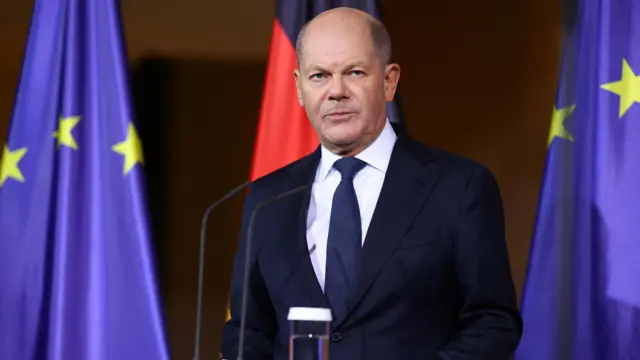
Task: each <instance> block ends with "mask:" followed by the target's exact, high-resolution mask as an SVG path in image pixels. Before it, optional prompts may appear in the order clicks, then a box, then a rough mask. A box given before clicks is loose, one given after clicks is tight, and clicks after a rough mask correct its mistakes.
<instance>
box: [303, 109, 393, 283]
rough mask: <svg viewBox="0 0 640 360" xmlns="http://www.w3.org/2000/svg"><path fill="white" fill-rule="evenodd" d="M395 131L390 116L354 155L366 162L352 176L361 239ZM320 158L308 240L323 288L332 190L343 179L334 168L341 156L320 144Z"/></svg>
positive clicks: (370, 216)
mask: <svg viewBox="0 0 640 360" xmlns="http://www.w3.org/2000/svg"><path fill="white" fill-rule="evenodd" d="M396 138H397V136H396V133H395V132H394V131H393V128H392V127H391V124H390V123H389V120H388V119H387V122H386V125H385V127H384V129H383V130H382V132H381V133H380V135H379V136H378V138H377V139H376V140H375V141H374V142H373V143H372V144H371V145H369V146H368V147H367V148H366V149H365V150H364V151H362V152H361V153H359V154H358V155H356V156H355V157H356V158H358V159H360V160H362V161H364V162H366V163H367V165H366V166H365V167H364V168H363V169H362V170H360V171H359V172H358V173H357V174H356V176H355V177H354V179H353V186H354V188H355V191H356V196H357V197H358V206H359V208H360V218H361V221H362V242H363V244H364V239H365V237H366V235H367V229H368V228H369V223H370V222H371V218H372V216H373V211H374V210H375V207H376V203H377V202H378V197H379V196H380V190H381V189H382V183H383V182H384V177H385V175H386V173H387V167H388V166H389V160H390V159H391V152H392V151H393V147H394V145H395V142H396ZM321 153H322V156H321V159H320V163H319V165H318V169H317V171H316V177H315V181H314V183H313V186H312V189H311V199H310V202H309V213H308V215H307V244H308V248H309V249H310V250H312V251H310V256H311V263H312V264H313V270H314V271H315V273H316V277H317V278H318V283H319V284H320V287H321V288H322V289H323V291H324V277H325V273H326V271H325V269H326V261H327V237H328V235H329V220H330V217H331V204H332V202H333V193H334V192H335V190H336V188H337V187H338V184H339V183H340V180H341V178H342V177H341V175H340V173H339V172H338V171H337V170H336V169H334V168H333V163H334V162H335V161H336V160H338V159H340V156H339V155H336V154H334V153H332V152H330V151H329V150H327V149H325V148H324V147H321Z"/></svg>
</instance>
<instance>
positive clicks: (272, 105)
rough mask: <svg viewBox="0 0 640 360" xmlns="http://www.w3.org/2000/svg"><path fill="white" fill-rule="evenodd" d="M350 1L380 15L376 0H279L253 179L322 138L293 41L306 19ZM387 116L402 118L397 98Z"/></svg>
mask: <svg viewBox="0 0 640 360" xmlns="http://www.w3.org/2000/svg"><path fill="white" fill-rule="evenodd" d="M341 6H347V7H352V8H356V9H360V10H363V11H366V12H367V13H369V14H371V15H372V16H374V17H376V18H378V19H380V13H381V11H380V1H379V0H378V1H376V0H278V2H277V5H276V18H275V20H274V22H273V33H272V35H271V47H270V51H269V59H268V65H267V72H266V77H265V86H264V93H263V98H262V106H261V109H260V119H259V122H258V128H257V136H256V142H255V148H254V155H253V163H252V166H251V179H252V180H255V179H257V178H259V177H261V176H264V175H266V174H268V173H270V172H272V171H274V170H277V169H278V168H280V167H283V166H285V165H287V164H289V163H291V162H293V161H295V160H297V159H299V158H301V157H303V156H305V155H307V154H309V153H311V152H313V150H315V148H316V147H317V146H318V138H317V135H316V133H315V132H314V131H313V128H312V127H311V124H310V123H309V120H308V119H307V115H306V113H305V111H304V108H302V107H300V105H299V104H298V100H297V94H296V86H295V82H294V78H293V70H295V68H296V66H297V61H296V53H295V44H296V38H297V36H298V32H300V29H301V28H302V25H304V24H305V23H306V22H308V21H310V20H311V19H313V18H314V17H315V16H316V15H318V14H320V13H321V12H323V11H326V10H329V9H332V8H336V7H341ZM387 112H388V116H389V120H390V121H393V122H399V121H401V120H400V118H401V113H400V107H399V106H398V103H397V101H393V102H392V103H389V104H388V106H387Z"/></svg>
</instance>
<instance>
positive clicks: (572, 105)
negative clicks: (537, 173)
mask: <svg viewBox="0 0 640 360" xmlns="http://www.w3.org/2000/svg"><path fill="white" fill-rule="evenodd" d="M576 5H577V6H576V7H575V9H573V10H575V11H576V12H575V13H574V17H573V20H574V26H572V27H571V28H570V33H569V36H568V41H567V45H566V48H565V52H564V59H563V68H562V76H561V81H560V84H559V87H558V94H557V99H556V104H555V107H554V111H553V117H552V124H551V130H550V133H549V138H548V144H547V145H548V152H547V162H546V168H545V174H544V182H543V184H542V188H541V194H540V203H539V209H538V214H537V219H536V224H535V234H534V237H533V240H532V243H531V251H530V259H529V266H528V270H527V277H526V283H525V288H524V294H523V299H522V314H523V317H524V333H523V338H522V342H521V344H520V346H519V349H518V351H517V354H516V355H517V356H516V359H518V360H534V359H535V360H538V359H544V360H556V359H557V360H561V359H562V360H596V359H598V360H601V359H607V360H632V359H633V360H637V359H640V104H639V102H640V21H638V19H640V6H639V4H638V3H637V1H636V0H579V1H577V3H576Z"/></svg>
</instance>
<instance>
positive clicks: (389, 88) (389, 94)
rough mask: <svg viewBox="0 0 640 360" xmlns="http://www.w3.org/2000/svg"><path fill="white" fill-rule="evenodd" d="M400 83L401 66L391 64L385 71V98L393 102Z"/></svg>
mask: <svg viewBox="0 0 640 360" xmlns="http://www.w3.org/2000/svg"><path fill="white" fill-rule="evenodd" d="M399 81H400V65H398V64H389V65H387V66H386V67H385V71H384V96H385V98H386V99H387V101H392V100H393V97H394V96H395V94H396V89H397V88H398V82H399Z"/></svg>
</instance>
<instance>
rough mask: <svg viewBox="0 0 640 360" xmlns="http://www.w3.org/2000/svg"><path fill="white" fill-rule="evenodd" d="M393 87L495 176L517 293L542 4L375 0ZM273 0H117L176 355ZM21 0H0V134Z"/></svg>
mask: <svg viewBox="0 0 640 360" xmlns="http://www.w3.org/2000/svg"><path fill="white" fill-rule="evenodd" d="M383 3H384V8H383V11H384V19H385V22H386V23H387V25H388V27H389V30H390V32H391V35H392V37H393V41H394V49H395V58H396V61H397V62H399V63H400V64H401V66H402V77H401V81H400V93H401V96H402V105H403V110H404V113H405V117H406V119H407V123H408V127H409V130H410V131H411V133H412V134H413V135H414V136H416V137H417V138H418V139H420V140H422V141H424V142H425V143H428V144H430V145H433V146H438V147H441V148H444V149H447V150H450V151H454V152H457V153H459V154H462V155H466V156H469V157H471V158H474V159H476V160H479V161H481V162H483V163H484V164H486V165H487V166H488V167H489V168H490V169H491V170H492V171H493V172H494V173H495V175H496V176H497V178H498V181H499V183H500V186H501V189H502V192H503V198H504V205H505V209H506V218H507V234H508V244H509V250H510V254H511V259H512V268H513V273H514V278H515V281H516V285H517V286H518V289H519V290H520V289H521V288H522V284H523V279H524V273H525V269H526V262H527V253H528V250H529V239H530V237H531V231H532V228H533V221H534V216H535V211H536V202H537V196H538V190H539V184H540V181H541V176H542V169H543V164H544V151H545V148H546V140H547V131H548V130H547V129H548V125H549V119H550V115H551V109H552V103H553V97H554V92H555V83H556V72H557V59H558V53H559V47H560V45H561V44H560V29H561V26H560V16H559V15H560V8H559V4H557V3H556V1H555V0H522V1H516V2H514V1H508V0H488V1H481V2H478V1H473V0H460V1H455V2H454V1H445V0H443V1H409V0H392V1H391V0H388V1H383ZM274 4H275V3H274V0H235V1H211V0H181V1H180V2H178V1H177V0H136V1H124V2H123V17H124V22H125V27H126V34H127V41H128V48H129V57H130V60H131V71H132V78H133V82H132V83H133V86H134V93H135V104H136V108H137V116H138V119H139V120H140V121H141V122H142V124H141V134H142V137H143V141H144V142H145V151H146V153H147V156H146V157H147V159H148V160H147V166H146V169H147V172H148V177H149V185H148V186H149V191H150V194H151V209H152V213H153V214H152V215H153V220H154V231H155V234H156V242H157V245H156V246H157V249H158V261H159V271H160V279H161V285H162V293H163V302H164V309H165V317H166V323H167V332H168V336H169V340H170V346H171V349H172V355H173V358H174V359H189V358H190V357H191V356H192V345H191V342H192V340H193V336H194V332H193V326H194V323H195V319H194V318H195V304H196V285H197V261H198V256H197V251H198V236H199V227H200V221H201V216H202V213H203V211H204V209H205V208H206V206H207V205H208V203H209V202H210V201H212V200H214V199H215V198H217V197H219V196H221V195H222V194H223V193H225V192H226V191H227V190H228V189H230V188H232V187H234V186H236V184H240V183H242V182H243V181H245V179H246V178H247V177H248V175H249V166H250V159H251V151H252V146H253V140H254V132H255V126H256V122H257V118H258V111H259V106H260V98H261V94H262V88H263V85H264V84H263V79H264V71H265V66H266V63H265V62H266V57H267V52H268V49H269V39H270V31H271V26H272V22H273V12H274V6H275V5H274ZM31 5H32V4H31V1H25V0H3V1H2V2H0V54H1V55H2V56H0V139H4V138H5V134H6V130H7V126H8V120H9V118H10V114H11V108H12V103H13V94H14V91H15V87H16V84H17V80H18V75H19V70H20V62H21V59H22V55H23V48H24V42H25V39H26V32H27V27H28V22H29V17H30V11H31ZM242 200H243V199H242V197H238V198H237V199H234V200H232V201H230V202H228V203H227V204H226V205H224V206H223V207H222V208H220V209H219V210H218V211H217V212H216V213H215V214H214V215H213V217H212V221H211V223H210V225H209V228H210V232H209V236H208V241H209V242H208V248H207V256H206V258H207V269H206V276H207V281H206V288H205V312H204V315H205V318H204V330H203V338H204V340H205V342H204V345H203V350H202V353H201V354H202V356H203V357H209V356H216V354H217V348H218V345H219V335H220V326H221V324H222V322H223V321H224V318H225V309H226V302H227V297H228V287H229V278H230V268H231V261H232V256H233V253H234V250H235V246H236V235H237V233H238V228H239V213H240V209H241V206H242Z"/></svg>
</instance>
